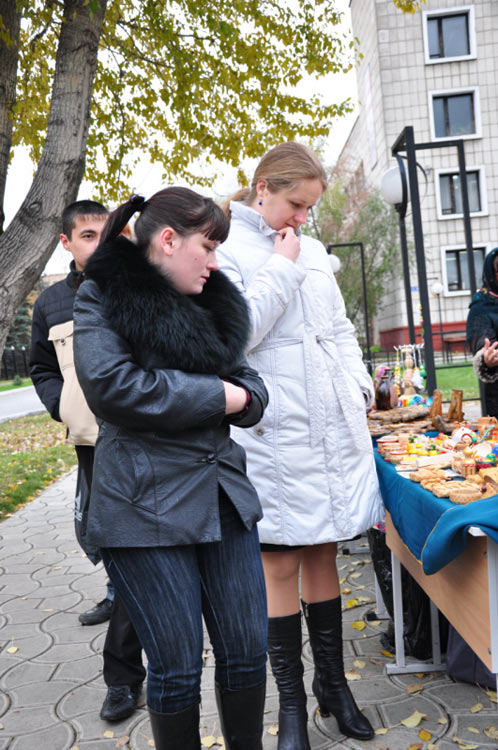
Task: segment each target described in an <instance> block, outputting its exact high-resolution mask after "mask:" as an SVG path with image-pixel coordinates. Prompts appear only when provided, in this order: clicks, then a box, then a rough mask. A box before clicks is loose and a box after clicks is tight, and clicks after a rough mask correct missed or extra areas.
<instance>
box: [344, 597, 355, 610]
mask: <svg viewBox="0 0 498 750" xmlns="http://www.w3.org/2000/svg"><path fill="white" fill-rule="evenodd" d="M357 606H358V599H349V600H348V601H347V602H346V607H347V608H348V609H349V608H350V607H357Z"/></svg>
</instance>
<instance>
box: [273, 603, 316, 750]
mask: <svg viewBox="0 0 498 750" xmlns="http://www.w3.org/2000/svg"><path fill="white" fill-rule="evenodd" d="M301 651H302V631H301V613H300V612H298V613H297V614H295V615H288V616H287V617H270V618H269V620H268V655H269V657H270V664H271V669H272V672H273V676H274V678H275V681H276V683H277V687H278V695H279V712H278V750H310V743H309V739H308V714H307V711H306V691H305V689H304V684H303V673H304V668H303V662H302V660H301Z"/></svg>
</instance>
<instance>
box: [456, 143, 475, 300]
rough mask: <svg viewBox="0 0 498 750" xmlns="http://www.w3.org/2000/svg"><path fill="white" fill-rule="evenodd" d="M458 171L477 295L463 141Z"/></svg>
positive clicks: (471, 276) (469, 265)
mask: <svg viewBox="0 0 498 750" xmlns="http://www.w3.org/2000/svg"><path fill="white" fill-rule="evenodd" d="M457 149H458V169H459V171H460V190H461V191H462V212H463V226H464V231H465V247H466V249H467V268H468V269H469V283H470V293H471V295H472V296H474V294H475V293H476V289H477V284H476V269H475V264H474V248H473V247H472V228H471V225H470V207H469V189H468V185H467V170H466V168H465V151H464V146H463V141H458V142H457Z"/></svg>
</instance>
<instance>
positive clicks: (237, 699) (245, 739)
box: [215, 682, 266, 750]
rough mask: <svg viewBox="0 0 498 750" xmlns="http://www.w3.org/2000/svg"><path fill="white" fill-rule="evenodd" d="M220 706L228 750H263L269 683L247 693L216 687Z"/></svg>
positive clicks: (248, 690)
mask: <svg viewBox="0 0 498 750" xmlns="http://www.w3.org/2000/svg"><path fill="white" fill-rule="evenodd" d="M215 694H216V704H217V706H218V713H219V715H220V724H221V731H222V734H223V737H224V738H225V745H226V748H227V750H263V739H262V736H263V714H264V708H265V695H266V682H263V683H261V685H256V687H253V688H246V689H245V690H226V689H225V688H222V687H221V685H218V683H216V685H215Z"/></svg>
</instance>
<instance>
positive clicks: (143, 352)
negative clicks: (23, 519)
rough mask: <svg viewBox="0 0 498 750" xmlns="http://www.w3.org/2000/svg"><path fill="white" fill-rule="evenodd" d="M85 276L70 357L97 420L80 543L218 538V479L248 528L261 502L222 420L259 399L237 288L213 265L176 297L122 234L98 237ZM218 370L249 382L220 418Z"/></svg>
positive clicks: (249, 421)
mask: <svg viewBox="0 0 498 750" xmlns="http://www.w3.org/2000/svg"><path fill="white" fill-rule="evenodd" d="M116 256H118V257H119V263H118V264H116ZM117 268H118V270H117V271H116V269H117ZM85 274H86V276H87V277H88V278H89V279H90V281H85V282H84V283H83V285H82V286H81V288H80V291H79V292H78V295H77V297H76V302H75V307H74V320H75V363H76V369H77V373H78V379H79V381H80V383H81V386H82V388H83V391H84V393H85V396H86V399H87V401H88V404H89V406H90V408H91V409H92V411H93V412H94V414H95V415H96V416H97V419H98V421H99V424H100V431H99V437H98V440H97V445H96V452H95V464H94V475H93V486H92V497H91V502H90V510H89V518H88V532H87V533H88V539H89V541H90V542H91V543H92V544H94V545H96V546H98V547H141V546H147V547H148V546H169V545H177V544H192V543H199V542H211V541H217V540H219V539H220V538H221V537H220V523H219V513H218V492H219V490H218V485H221V486H222V487H223V489H224V490H225V492H226V493H227V495H228V497H229V498H230V500H231V501H232V502H233V504H234V506H235V507H236V509H237V511H238V513H239V515H240V517H241V519H242V521H243V523H244V525H245V526H246V528H248V529H250V528H252V526H253V525H254V523H256V521H258V520H259V519H260V518H261V515H262V514H261V506H260V503H259V499H258V497H257V494H256V491H255V489H254V487H253V486H252V484H251V483H250V482H249V480H248V478H247V475H246V462H245V452H244V449H243V448H242V447H241V446H239V445H238V444H237V443H235V442H234V441H233V440H232V439H231V438H230V424H236V425H237V426H239V427H250V426H252V425H254V424H255V423H257V422H258V421H259V420H260V419H261V416H262V414H263V410H264V408H265V406H266V403H267V398H268V396H267V392H266V389H265V386H264V384H263V381H262V380H261V378H260V377H259V376H258V374H257V373H256V371H255V370H253V369H251V368H250V367H249V366H248V365H247V363H246V362H245V361H244V360H243V351H244V347H245V344H246V341H247V336H248V331H249V319H248V313H247V310H246V307H245V303H244V301H243V299H242V296H241V295H240V294H239V292H238V291H237V290H236V288H235V286H234V285H233V284H231V282H230V281H229V280H228V279H227V278H226V277H225V276H224V275H223V274H222V273H221V272H219V271H218V272H213V273H212V274H211V278H210V279H209V281H208V282H207V283H206V285H205V288H204V291H203V292H202V294H200V295H197V296H195V297H194V296H192V297H187V296H185V295H181V294H180V293H178V292H177V291H176V290H174V289H173V287H172V286H171V285H170V284H169V283H168V282H167V281H166V279H164V278H163V277H162V276H161V275H160V274H159V272H158V271H157V270H156V269H154V267H152V266H151V264H149V263H148V261H147V259H146V258H145V255H144V254H143V253H142V252H139V251H138V250H137V248H136V247H135V246H134V245H132V243H129V242H128V240H124V239H123V238H120V239H118V240H115V241H113V242H111V243H108V245H103V246H101V248H99V249H98V250H97V252H96V253H95V255H94V256H92V258H91V260H90V261H89V264H88V266H87V268H86V269H85ZM221 378H224V379H227V380H231V381H232V382H234V383H236V384H238V385H242V386H243V387H244V388H246V389H247V391H248V392H249V394H250V397H251V400H250V404H249V407H248V408H247V410H245V411H244V412H242V413H240V414H238V415H230V416H228V417H227V416H226V415H225V392H224V386H223V382H222V380H221Z"/></svg>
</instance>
